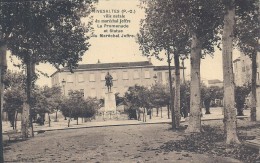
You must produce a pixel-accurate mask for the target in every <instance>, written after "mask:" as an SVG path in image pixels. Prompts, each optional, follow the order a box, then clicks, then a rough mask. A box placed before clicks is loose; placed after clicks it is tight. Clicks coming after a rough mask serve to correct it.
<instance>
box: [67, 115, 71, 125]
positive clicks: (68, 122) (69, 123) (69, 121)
mask: <svg viewBox="0 0 260 163" xmlns="http://www.w3.org/2000/svg"><path fill="white" fill-rule="evenodd" d="M70 120H71V118H70V117H69V120H68V127H70Z"/></svg>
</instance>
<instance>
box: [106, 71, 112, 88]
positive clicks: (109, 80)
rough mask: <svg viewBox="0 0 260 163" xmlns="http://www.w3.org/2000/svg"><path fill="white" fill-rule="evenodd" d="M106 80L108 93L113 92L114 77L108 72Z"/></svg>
mask: <svg viewBox="0 0 260 163" xmlns="http://www.w3.org/2000/svg"><path fill="white" fill-rule="evenodd" d="M105 80H106V86H107V91H108V92H111V87H112V86H113V77H112V76H111V75H110V74H109V72H107V75H106V76H105Z"/></svg>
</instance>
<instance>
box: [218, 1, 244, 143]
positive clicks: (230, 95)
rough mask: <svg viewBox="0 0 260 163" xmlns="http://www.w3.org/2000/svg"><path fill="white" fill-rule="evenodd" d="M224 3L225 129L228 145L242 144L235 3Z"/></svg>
mask: <svg viewBox="0 0 260 163" xmlns="http://www.w3.org/2000/svg"><path fill="white" fill-rule="evenodd" d="M223 2H225V3H224V5H225V6H224V7H225V8H224V11H225V15H224V27H223V35H222V44H223V46H222V48H223V49H222V62H223V79H224V120H223V122H224V129H225V135H226V143H227V144H232V143H240V142H239V140H238V137H237V118H236V110H235V94H234V93H235V90H234V89H235V85H234V74H233V66H232V61H233V60H232V50H233V46H232V44H233V37H234V25H235V6H234V4H235V1H234V0H230V1H223Z"/></svg>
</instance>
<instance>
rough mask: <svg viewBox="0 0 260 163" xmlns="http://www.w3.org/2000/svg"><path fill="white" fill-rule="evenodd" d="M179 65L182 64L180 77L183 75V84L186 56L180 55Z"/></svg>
mask: <svg viewBox="0 0 260 163" xmlns="http://www.w3.org/2000/svg"><path fill="white" fill-rule="evenodd" d="M180 59H181V65H182V77H183V83H184V84H185V74H184V60H185V59H187V56H185V55H181V56H180Z"/></svg>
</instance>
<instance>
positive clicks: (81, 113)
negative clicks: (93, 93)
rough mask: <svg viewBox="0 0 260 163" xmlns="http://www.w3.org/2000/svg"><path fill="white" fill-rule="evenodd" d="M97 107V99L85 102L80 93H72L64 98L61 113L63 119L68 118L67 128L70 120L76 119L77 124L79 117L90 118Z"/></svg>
mask: <svg viewBox="0 0 260 163" xmlns="http://www.w3.org/2000/svg"><path fill="white" fill-rule="evenodd" d="M98 105H99V103H98V100H97V99H93V98H87V99H86V100H85V99H84V97H83V96H82V93H81V92H80V91H72V92H71V93H70V94H69V97H68V98H64V100H63V102H62V105H61V106H62V107H61V108H62V109H61V112H62V114H63V115H64V116H65V117H69V120H68V127H69V126H70V121H71V118H74V119H76V120H77V124H78V118H79V117H83V118H89V117H92V116H93V115H94V114H95V113H96V111H97V108H98Z"/></svg>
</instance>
